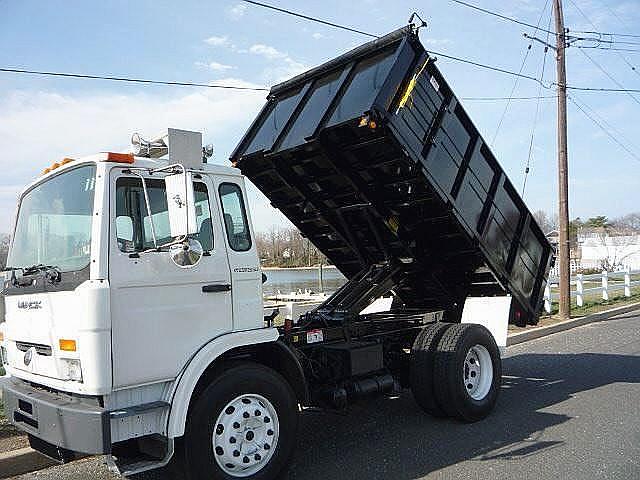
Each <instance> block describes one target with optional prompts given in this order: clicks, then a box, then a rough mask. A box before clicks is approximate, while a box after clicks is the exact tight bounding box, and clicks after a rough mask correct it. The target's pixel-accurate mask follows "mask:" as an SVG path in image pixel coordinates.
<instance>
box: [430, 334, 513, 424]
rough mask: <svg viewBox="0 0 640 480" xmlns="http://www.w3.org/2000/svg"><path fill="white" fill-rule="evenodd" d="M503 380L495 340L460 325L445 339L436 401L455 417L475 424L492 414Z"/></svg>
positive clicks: (439, 357) (437, 363)
mask: <svg viewBox="0 0 640 480" xmlns="http://www.w3.org/2000/svg"><path fill="white" fill-rule="evenodd" d="M501 379H502V364H501V360H500V352H499V351H498V347H497V346H496V342H495V340H494V339H493V336H492V335H491V333H490V332H489V330H487V329H486V328H485V327H483V326H481V325H476V324H456V325H453V326H451V327H450V328H449V329H447V331H446V332H445V333H444V335H442V338H441V339H440V343H439V344H438V354H437V356H436V361H435V368H434V380H435V385H436V397H437V400H438V403H439V405H441V406H442V408H443V409H444V411H445V412H446V413H447V414H448V415H449V416H451V417H455V418H457V419H459V420H462V421H464V422H475V421H478V420H481V419H483V418H485V417H486V416H487V415H489V414H490V413H491V411H492V410H493V407H494V406H495V403H496V400H497V399H498V393H499V391H500V384H501Z"/></svg>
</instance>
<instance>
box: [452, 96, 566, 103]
mask: <svg viewBox="0 0 640 480" xmlns="http://www.w3.org/2000/svg"><path fill="white" fill-rule="evenodd" d="M555 98H558V96H557V95H538V96H533V97H460V100H464V101H470V102H499V101H506V100H550V99H555Z"/></svg>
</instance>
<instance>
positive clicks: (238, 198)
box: [220, 183, 251, 252]
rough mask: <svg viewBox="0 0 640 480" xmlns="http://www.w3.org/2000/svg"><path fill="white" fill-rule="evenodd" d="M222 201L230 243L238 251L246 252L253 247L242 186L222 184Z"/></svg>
mask: <svg viewBox="0 0 640 480" xmlns="http://www.w3.org/2000/svg"><path fill="white" fill-rule="evenodd" d="M220 203H222V216H223V218H224V227H225V230H226V231H227V238H228V239H229V245H230V246H231V248H232V249H234V250H236V251H238V252H246V251H247V250H249V249H250V248H251V235H250V234H249V222H247V212H246V210H245V208H244V200H243V199H242V191H241V190H240V187H239V186H238V185H236V184H235V183H223V184H221V185H220Z"/></svg>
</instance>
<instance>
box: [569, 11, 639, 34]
mask: <svg viewBox="0 0 640 480" xmlns="http://www.w3.org/2000/svg"><path fill="white" fill-rule="evenodd" d="M571 3H573V2H571ZM574 5H575V4H574ZM578 10H580V9H579V8H578ZM583 16H585V15H584V13H583ZM589 23H591V21H589ZM591 24H592V25H593V23H591ZM593 26H594V27H595V25H593ZM571 31H572V32H573V33H583V34H585V35H610V36H613V37H629V38H640V35H635V34H631V33H614V32H597V31H594V30H571Z"/></svg>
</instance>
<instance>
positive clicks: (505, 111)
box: [452, 0, 549, 147]
mask: <svg viewBox="0 0 640 480" xmlns="http://www.w3.org/2000/svg"><path fill="white" fill-rule="evenodd" d="M452 1H454V2H456V3H460V2H459V0H452ZM548 5H549V0H546V2H545V4H544V7H543V8H542V12H541V13H540V17H539V18H538V23H537V24H536V26H535V27H533V28H534V30H533V36H535V34H536V33H537V32H538V30H540V28H539V27H540V22H541V21H542V17H543V16H544V12H545V11H546V10H547V6H548ZM547 35H548V34H547ZM532 47H533V41H530V42H529V45H528V47H527V51H526V53H525V54H524V58H523V59H522V63H521V64H520V71H519V72H518V73H520V74H521V73H522V71H523V70H524V66H525V65H526V63H527V58H529V54H530V53H531V48H532ZM519 82H520V77H516V79H515V81H514V82H513V87H512V88H511V93H510V94H509V97H512V96H514V95H515V93H516V89H517V88H518V83H519ZM540 83H542V79H541V80H540ZM510 105H511V100H508V101H507V104H506V105H505V106H504V110H503V111H502V115H501V116H500V121H499V122H498V126H497V127H496V131H495V133H494V134H493V139H492V140H491V146H493V147H495V144H496V139H497V138H498V133H499V132H500V128H501V127H502V123H503V122H504V119H505V117H506V116H507V112H508V111H509V106H510Z"/></svg>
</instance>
